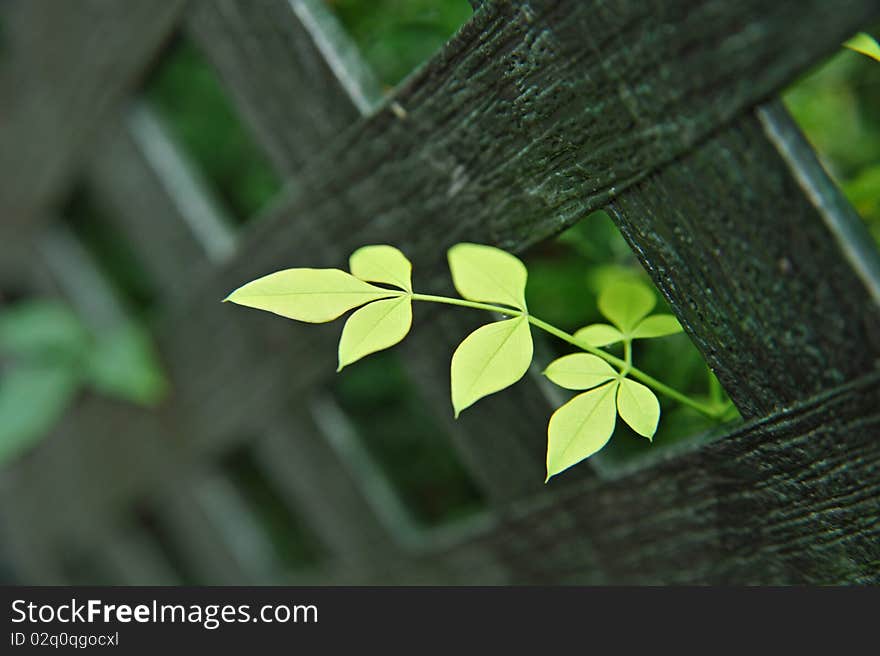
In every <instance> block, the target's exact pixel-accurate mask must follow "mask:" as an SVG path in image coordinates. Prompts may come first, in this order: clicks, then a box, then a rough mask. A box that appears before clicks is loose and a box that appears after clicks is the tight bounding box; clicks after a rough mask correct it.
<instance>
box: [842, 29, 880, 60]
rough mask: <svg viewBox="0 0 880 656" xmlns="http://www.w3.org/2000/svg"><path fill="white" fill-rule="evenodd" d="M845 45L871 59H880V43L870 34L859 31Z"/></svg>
mask: <svg viewBox="0 0 880 656" xmlns="http://www.w3.org/2000/svg"><path fill="white" fill-rule="evenodd" d="M843 45H844V46H845V47H847V48H849V49H850V50H855V51H856V52H860V53H862V54H863V55H865V56H867V57H870V58H871V59H876V60H877V61H880V44H878V43H877V40H876V39H875V38H874V37H872V36H870V35H869V34H865V33H864V32H859V33H858V34H856V35H855V36H854V37H853V38H851V39H850V40H849V41H847V42H846V43H844V44H843Z"/></svg>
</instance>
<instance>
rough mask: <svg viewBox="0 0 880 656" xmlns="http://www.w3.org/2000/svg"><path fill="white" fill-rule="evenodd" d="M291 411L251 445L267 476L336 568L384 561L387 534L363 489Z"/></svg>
mask: <svg viewBox="0 0 880 656" xmlns="http://www.w3.org/2000/svg"><path fill="white" fill-rule="evenodd" d="M293 412H295V413H296V414H295V415H293V416H291V417H290V418H289V420H288V421H285V422H283V423H281V422H279V423H280V425H279V426H277V427H276V428H274V429H273V430H271V431H270V432H269V433H268V434H266V435H265V436H264V437H263V438H262V439H259V440H257V441H256V443H255V444H254V446H253V448H254V454H255V457H256V459H257V461H258V462H259V463H260V465H261V466H262V469H263V471H264V472H265V474H266V476H267V478H268V479H269V480H270V481H272V483H273V485H274V486H275V487H276V488H277V489H278V490H279V491H280V492H281V493H282V494H283V495H284V496H285V498H286V499H287V502H288V503H289V504H290V505H291V508H292V510H294V511H296V512H297V513H301V514H302V516H303V518H304V519H305V521H306V522H307V523H308V526H309V528H310V529H311V530H312V531H313V532H314V533H315V534H316V535H317V537H318V539H319V541H320V542H321V543H322V546H323V548H326V549H327V550H328V551H329V552H330V558H332V559H335V560H337V561H339V563H340V565H341V566H343V567H352V568H354V567H357V566H358V565H360V567H368V566H369V564H370V563H371V562H373V563H374V562H376V561H377V560H383V559H384V558H387V557H389V556H390V554H391V553H392V552H393V551H394V550H395V546H394V545H393V544H392V541H391V539H390V538H391V536H390V532H389V531H386V530H382V529H381V526H382V522H381V519H380V518H379V517H377V516H376V513H375V510H374V509H373V508H372V507H371V506H370V503H369V501H368V500H367V498H366V495H365V494H364V490H363V488H362V487H361V486H360V485H359V484H358V481H357V480H356V479H354V478H353V477H351V476H350V475H349V474H348V472H347V471H346V463H344V462H343V461H342V460H343V459H342V458H340V454H338V453H335V452H334V450H333V449H332V448H331V447H330V445H329V444H328V442H327V439H326V437H325V436H324V435H323V434H321V431H320V429H319V428H318V427H317V426H315V425H314V421H313V420H312V419H311V417H310V416H308V413H306V412H303V411H302V409H295V410H294V411H293ZM328 480H329V481H333V483H332V484H331V485H328V484H327V481H328Z"/></svg>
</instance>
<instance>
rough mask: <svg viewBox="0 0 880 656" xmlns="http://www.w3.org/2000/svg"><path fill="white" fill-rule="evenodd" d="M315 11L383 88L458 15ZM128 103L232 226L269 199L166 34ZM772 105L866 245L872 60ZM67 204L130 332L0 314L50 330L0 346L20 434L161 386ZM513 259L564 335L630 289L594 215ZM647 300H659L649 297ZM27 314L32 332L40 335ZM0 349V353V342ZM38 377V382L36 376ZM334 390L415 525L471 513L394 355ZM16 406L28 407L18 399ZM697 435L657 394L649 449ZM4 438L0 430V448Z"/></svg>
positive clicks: (57, 314) (635, 450)
mask: <svg viewBox="0 0 880 656" xmlns="http://www.w3.org/2000/svg"><path fill="white" fill-rule="evenodd" d="M327 5H328V7H329V8H330V9H331V10H332V11H333V12H334V13H335V14H336V15H337V17H338V18H339V20H340V22H341V23H342V24H343V26H344V27H345V29H346V30H347V31H348V33H349V34H350V35H351V37H352V38H353V40H354V41H355V42H356V44H357V45H358V47H359V48H360V50H361V52H362V54H363V56H364V57H365V59H366V60H367V62H368V63H369V64H370V65H371V66H372V67H373V69H374V71H375V72H376V75H377V77H378V79H379V80H380V82H381V83H382V84H383V85H384V87H385V88H386V89H387V90H391V89H392V88H393V87H394V86H395V85H396V84H399V83H400V81H401V80H403V79H404V78H405V77H406V76H407V75H408V74H410V73H411V72H412V70H413V69H415V68H416V67H417V66H418V65H419V64H421V63H422V62H423V61H424V60H426V59H427V58H428V57H429V56H430V55H431V54H433V53H434V52H435V51H436V50H437V49H438V48H440V47H441V46H442V45H443V43H444V42H445V41H446V40H447V39H448V38H449V37H450V36H451V35H452V34H453V33H454V32H455V31H456V30H457V29H458V28H459V26H460V25H461V24H462V23H463V22H465V21H466V20H467V19H468V17H469V16H470V15H471V8H470V6H469V4H468V3H467V2H466V1H465V0H327ZM873 33H874V34H876V30H875V31H873ZM143 98H144V100H145V101H146V103H147V104H148V106H149V107H151V108H152V109H153V110H154V111H155V112H156V114H157V115H158V116H159V118H160V119H161V121H162V122H163V124H164V126H165V127H166V128H167V130H168V131H169V134H170V135H171V136H172V138H173V139H174V140H176V141H177V142H178V144H179V145H180V146H181V148H182V150H183V151H184V153H185V154H186V155H187V157H188V158H189V160H190V161H191V164H192V165H193V168H194V169H195V170H196V171H197V172H198V174H199V175H200V177H201V178H202V179H203V180H204V181H205V182H206V184H207V186H208V187H209V189H210V191H211V192H212V193H213V195H214V196H215V197H216V198H217V199H218V200H219V201H220V202H221V203H222V204H223V205H224V206H225V207H226V209H227V210H228V214H229V216H230V217H231V218H232V219H233V220H234V221H236V222H237V223H244V222H245V221H247V220H249V219H250V218H252V217H254V216H255V215H257V214H259V212H260V211H261V210H262V209H263V208H264V207H265V206H266V205H267V204H268V203H270V202H271V201H272V199H273V198H274V197H275V196H276V195H277V194H278V193H279V191H280V189H281V180H280V179H279V176H278V175H277V173H276V172H275V171H274V170H273V168H272V166H271V165H270V164H269V163H268V161H267V159H266V157H265V156H264V154H263V153H262V151H261V149H260V148H259V147H258V146H257V145H256V144H255V143H254V142H253V140H252V138H251V136H250V134H249V132H248V130H247V128H246V127H245V126H244V125H243V124H242V122H241V120H240V119H239V117H238V116H237V112H236V111H235V109H234V108H233V105H232V103H231V101H230V99H229V98H228V96H227V94H226V92H225V91H224V89H223V85H222V81H221V80H220V79H219V78H218V76H217V74H216V72H215V71H214V70H213V69H212V68H211V66H209V65H208V64H207V63H206V61H205V59H204V58H203V57H202V55H201V54H200V53H199V52H198V50H197V48H196V47H195V46H194V45H193V44H192V43H190V42H189V41H187V40H186V39H185V38H183V37H180V38H178V39H177V40H176V41H175V42H174V43H173V44H172V45H171V47H170V48H169V50H168V52H167V54H166V56H165V57H163V58H162V60H161V61H160V62H159V63H158V65H157V67H156V68H155V70H154V71H153V73H152V74H151V75H150V76H149V78H148V79H147V81H146V84H145V87H144V94H143ZM784 100H785V103H786V105H787V106H788V108H789V109H790V111H791V112H792V114H793V115H794V117H795V119H796V120H797V121H798V123H799V124H800V125H801V127H802V128H803V130H804V131H805V133H806V135H807V137H808V138H809V139H810V141H811V142H812V143H813V144H814V146H815V147H816V149H817V151H818V153H819V155H820V157H821V159H822V161H823V163H824V165H825V166H826V168H827V169H828V171H829V172H830V173H831V174H832V176H834V178H835V179H836V180H837V181H838V183H839V184H840V186H841V188H842V189H843V190H844V192H845V193H846V194H847V196H848V197H849V198H850V199H851V201H852V202H853V204H854V206H855V207H856V209H857V210H858V211H859V213H860V214H861V215H862V216H863V217H864V219H865V221H866V222H867V223H868V225H869V227H870V228H871V230H872V232H873V234H874V235H875V237H877V238H878V239H880V111H878V110H880V64H878V63H877V62H874V61H872V60H870V59H868V58H867V57H864V56H862V55H859V54H856V53H853V52H850V51H843V50H841V51H840V52H839V53H837V54H835V55H834V56H832V57H831V58H830V59H829V60H828V61H827V62H825V63H823V64H822V65H821V66H819V67H817V68H816V69H815V70H813V71H811V72H810V73H808V74H807V75H805V76H804V77H803V78H802V79H801V80H800V81H798V82H797V83H796V84H794V85H793V86H792V87H791V88H790V89H788V90H787V91H786V92H785V94H784ZM68 210H69V211H70V212H71V213H72V214H74V215H78V216H76V217H75V219H76V220H75V221H74V223H73V225H74V227H77V226H79V227H78V228H77V229H78V231H79V232H78V236H79V237H80V238H82V239H83V240H84V241H86V242H88V243H90V244H91V249H92V252H93V253H95V255H96V257H99V258H100V257H104V258H105V259H107V258H109V259H111V260H115V262H116V263H115V264H114V265H113V266H112V267H111V269H112V271H110V275H111V277H112V278H113V279H114V284H116V285H117V286H119V287H120V288H123V290H124V291H126V295H128V296H129V297H133V298H134V299H135V303H134V305H135V306H136V307H134V309H133V310H132V311H131V316H132V317H133V322H132V323H131V324H127V325H128V329H127V330H128V331H129V333H130V335H139V336H140V337H131V336H130V337H129V338H128V340H129V351H126V347H125V343H126V342H125V339H126V338H123V337H118V338H116V340H107V339H105V338H99V337H97V336H95V335H89V334H88V330H87V329H85V328H84V327H83V326H84V325H85V323H84V322H82V320H81V318H77V317H75V316H74V315H72V312H71V310H70V309H69V308H67V307H66V306H63V305H60V304H58V303H55V302H53V303H52V304H51V305H46V304H45V303H44V301H42V300H37V301H22V302H21V303H19V304H17V305H9V304H6V305H5V306H0V339H3V337H2V330H4V329H3V328H2V326H4V325H5V326H9V325H12V324H15V323H16V322H18V321H25V319H22V318H21V317H22V315H24V316H28V317H29V318H27V319H26V321H28V322H36V325H34V326H33V327H32V328H28V329H27V330H28V331H29V332H32V333H33V335H35V336H37V335H40V334H43V333H52V331H53V330H57V331H59V333H62V334H59V335H55V336H52V335H49V336H47V337H46V340H45V342H44V343H42V344H41V345H40V346H39V348H37V349H36V351H37V352H38V355H37V356H36V357H35V358H33V357H32V355H22V354H20V353H18V352H13V351H10V347H9V345H8V344H6V345H5V349H6V350H5V351H4V352H3V353H0V357H2V358H3V359H2V360H0V363H2V367H3V370H2V371H3V374H4V375H3V378H2V382H0V426H10V425H15V423H16V421H20V420H22V417H21V416H20V413H22V412H23V410H22V408H23V406H28V407H30V408H32V409H33V412H34V414H36V415H39V416H41V417H43V421H42V422H36V423H34V424H32V425H31V426H30V428H28V430H27V431H26V432H29V433H30V434H31V435H32V436H33V435H36V434H44V433H46V432H47V431H48V430H49V428H50V427H51V424H52V423H53V422H55V421H57V420H58V418H59V417H61V416H62V414H63V411H64V409H65V407H67V405H68V403H69V402H70V399H71V398H72V397H73V395H74V393H75V392H76V390H78V389H80V388H81V386H82V385H84V384H86V382H89V383H90V384H91V385H92V386H93V388H96V389H98V390H100V391H102V392H110V393H114V394H117V395H118V396H122V397H124V398H129V399H132V400H135V401H138V402H145V401H147V402H149V401H154V400H155V399H156V398H159V397H160V396H161V393H160V392H159V391H156V390H162V389H164V387H163V385H164V383H163V379H162V376H161V370H160V369H159V368H158V365H157V364H156V361H155V359H154V358H152V357H151V356H149V355H144V353H150V349H151V347H150V345H149V340H148V339H147V338H146V334H147V333H146V331H145V328H144V326H149V324H150V321H151V320H152V317H151V314H150V312H149V310H148V305H149V304H148V301H147V300H143V299H146V298H147V294H148V292H147V291H146V288H147V285H146V283H145V282H144V279H143V276H144V274H143V272H142V271H141V270H140V269H139V268H138V266H137V262H136V259H135V258H133V257H129V256H128V255H126V246H125V244H124V243H123V242H122V240H120V239H118V238H117V236H116V235H114V234H113V233H112V232H111V231H110V230H109V229H108V230H106V231H105V230H104V229H103V228H101V227H100V226H101V225H102V224H101V222H100V221H98V220H93V219H95V216H96V215H97V214H98V212H97V210H95V209H94V208H93V207H90V206H89V204H88V203H84V202H81V201H79V200H77V199H73V200H72V201H71V204H70V207H69V208H68ZM100 251H103V252H104V254H103V255H101V254H100ZM525 260H526V263H527V265H528V268H529V271H530V278H529V287H528V302H529V305H530V308H531V309H532V310H533V312H534V313H535V314H536V315H538V316H541V317H542V318H544V319H546V320H548V321H550V322H551V323H554V324H556V325H559V326H560V327H562V328H564V329H567V330H571V331H573V330H575V329H577V328H579V327H581V326H583V325H586V324H588V323H591V322H595V321H598V320H599V319H600V317H599V315H598V311H597V308H596V297H597V294H598V290H599V289H600V288H601V287H602V286H603V284H605V283H606V282H607V281H610V280H613V279H616V278H620V277H631V278H639V279H642V280H646V277H645V274H644V273H643V271H642V270H641V267H640V266H639V265H638V262H637V261H636V260H635V258H634V256H633V254H632V252H631V251H630V249H629V248H628V246H627V245H626V243H625V242H624V240H623V238H622V236H621V235H620V233H619V232H618V231H617V229H616V228H615V226H614V225H613V223H612V222H611V220H610V218H609V217H608V216H607V215H606V214H605V213H604V212H596V213H594V214H592V215H590V216H589V217H586V218H585V219H584V220H583V221H581V222H580V223H578V224H577V225H575V226H574V227H572V228H571V229H569V230H568V231H566V232H564V233H563V234H561V235H560V236H559V237H558V238H557V239H555V240H552V241H549V242H546V243H544V244H541V245H539V246H537V247H535V248H533V249H532V250H531V251H530V252H528V253H527V254H525ZM291 264H292V265H293V264H295V263H291ZM138 299H142V300H143V303H141V304H139V303H138ZM658 303H659V304H660V305H661V307H662V299H660V298H659V296H658ZM138 305H140V307H137V306H138ZM658 309H659V308H658ZM40 317H42V319H40ZM40 320H42V321H44V322H45V323H46V326H43V327H40V325H39V323H40ZM49 324H51V326H50V325H49ZM65 326H66V327H67V328H65ZM5 330H7V331H10V330H11V331H13V332H14V330H15V329H14V328H8V327H7V328H6V329H5ZM123 332H124V331H123ZM84 335H88V336H84ZM462 337H463V336H462ZM7 341H8V340H7ZM131 344H135V346H131ZM563 346H564V345H562V344H561V343H555V342H546V343H544V344H542V346H541V349H539V353H543V355H541V356H540V357H545V358H549V357H551V356H552V355H555V354H559V353H562V352H566V349H565V348H563ZM0 348H4V345H3V344H2V343H0ZM450 355H451V354H437V357H448V356H450ZM635 357H636V362H637V363H639V366H640V367H642V368H643V369H645V370H646V371H647V372H649V373H652V374H655V375H658V376H661V377H662V378H663V379H664V381H667V382H668V383H669V384H671V385H673V386H675V387H677V388H679V389H682V390H684V391H687V392H689V393H691V394H694V395H708V394H710V390H711V389H712V387H711V384H710V375H709V374H708V370H707V368H706V366H705V364H704V363H703V360H702V358H701V356H700V355H699V353H698V352H697V351H696V349H695V348H694V347H693V345H692V344H691V342H690V341H689V340H688V338H687V337H686V336H684V335H678V336H674V337H669V338H664V339H661V340H646V341H644V342H643V343H641V344H636V351H635ZM102 363H103V364H102ZM123 363H124V364H123ZM114 368H115V369H116V370H119V369H124V370H125V371H126V373H127V374H128V376H129V378H131V379H133V380H135V381H140V382H139V383H137V382H132V381H131V380H129V381H128V382H127V383H123V382H118V381H117V382H116V383H114V382H113V376H112V375H110V374H108V373H107V371H104V373H101V371H102V369H103V370H113V369H114ZM14 370H21V371H22V372H24V373H22V375H21V377H18V378H17V377H15V376H11V375H9V372H10V371H14ZM38 372H43V373H44V374H45V375H44V376H43V377H42V378H41V377H40V375H38ZM145 381H146V382H145ZM150 381H152V382H150ZM126 387H128V392H125V389H126ZM120 390H123V391H122V392H120ZM138 390H139V391H138ZM144 390H148V391H147V392H145V391H144ZM149 390H153V391H152V392H150V391H149ZM334 394H335V397H336V399H337V401H338V402H339V404H340V407H341V408H342V409H343V410H344V411H345V412H346V413H347V414H348V415H349V416H350V417H351V418H352V420H353V422H354V424H355V425H356V428H357V429H358V431H359V436H360V438H361V439H362V440H363V441H364V443H365V446H366V447H367V449H368V451H369V452H370V453H371V455H372V456H373V457H374V458H375V459H376V460H377V462H378V463H379V464H380V466H381V468H382V469H383V471H384V472H385V473H386V475H387V476H388V477H389V478H390V479H392V480H394V481H395V482H396V485H397V486H398V487H400V488H403V489H407V490H409V493H408V494H407V495H404V499H405V500H406V504H407V506H408V509H409V511H410V513H411V514H412V515H413V517H414V518H415V519H416V520H417V521H419V522H421V523H427V524H430V523H434V522H436V521H439V520H440V519H442V518H444V517H446V516H447V515H452V516H459V515H465V514H468V513H470V512H472V511H473V510H474V508H477V507H479V503H480V501H479V499H478V495H477V493H476V490H475V487H474V486H473V484H472V482H471V481H470V480H469V478H468V477H467V475H466V474H465V472H464V469H463V467H462V466H461V465H460V463H458V461H457V457H456V456H455V454H454V453H453V452H452V450H451V448H449V446H448V442H449V441H448V440H447V439H446V438H445V436H444V435H443V430H442V428H440V424H438V423H437V421H436V418H434V417H430V416H429V415H430V411H428V410H427V409H426V406H425V404H424V403H422V401H421V400H420V399H419V397H418V395H417V392H416V391H415V390H414V388H413V386H412V385H410V384H409V382H408V380H407V377H406V375H405V373H404V372H403V371H402V368H401V367H400V365H399V363H397V361H396V356H395V355H394V354H382V355H377V356H373V357H371V358H369V359H368V360H366V361H364V363H362V364H361V365H360V366H359V367H353V368H351V370H350V371H349V370H347V371H346V373H345V374H344V375H342V376H341V377H339V379H338V381H337V383H336V387H335V389H334ZM21 398H27V399H28V402H27V403H22V402H21V401H20V399H21ZM563 400H564V398H560V399H556V402H562V401H563ZM379 409H382V413H381V415H379V414H377V413H378V410H379ZM548 415H549V413H548ZM377 417H379V418H378V419H377ZM25 423H27V422H25ZM707 428H709V426H708V425H707V424H706V421H705V420H704V419H702V418H701V417H700V416H699V415H696V414H694V413H693V412H691V411H689V410H688V409H687V408H682V407H677V406H675V405H671V404H666V402H665V400H664V419H663V421H661V428H660V431H659V432H658V435H657V436H656V438H655V441H654V443H655V448H656V447H662V446H663V445H666V444H670V443H672V442H673V441H674V440H675V439H681V438H684V437H687V436H689V435H693V434H694V433H697V432H700V431H702V430H704V429H707ZM4 435H7V434H6V433H0V440H2V439H3V438H4ZM13 441H14V440H13ZM10 443H11V442H10ZM19 443H21V441H19ZM650 448H651V447H650V445H649V444H648V442H647V441H646V440H644V439H643V438H639V437H637V436H635V435H633V434H628V433H627V429H626V428H625V427H623V428H619V429H618V432H617V434H616V436H615V438H614V439H613V440H612V442H611V446H610V447H609V448H608V449H606V451H605V452H603V454H602V456H601V457H602V458H603V459H605V460H606V461H614V460H618V459H625V458H628V457H631V456H633V455H638V454H639V453H642V452H645V451H647V450H648V449H650ZM14 452H17V449H13V448H11V447H9V446H8V445H6V446H5V447H2V448H0V458H2V457H3V454H11V453H14ZM236 466H237V467H238V468H239V469H238V470H237V471H238V474H237V475H239V476H243V477H245V478H247V477H248V476H251V475H252V473H248V472H250V469H248V466H246V465H242V464H241V463H239V464H238V465H236ZM255 494H263V493H262V492H256V493H255ZM444 513H446V514H444ZM274 521H276V523H277V521H279V520H278V518H277V517H276V519H275V520H274ZM291 557H292V558H300V557H302V554H294V555H293V556H291Z"/></svg>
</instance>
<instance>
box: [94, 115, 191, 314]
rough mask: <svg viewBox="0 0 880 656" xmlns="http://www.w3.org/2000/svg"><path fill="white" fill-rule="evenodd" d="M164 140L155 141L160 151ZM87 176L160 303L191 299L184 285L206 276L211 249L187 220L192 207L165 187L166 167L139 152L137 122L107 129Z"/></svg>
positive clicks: (129, 122)
mask: <svg viewBox="0 0 880 656" xmlns="http://www.w3.org/2000/svg"><path fill="white" fill-rule="evenodd" d="M158 136H159V135H157V134H153V135H152V139H153V140H154V147H155V145H156V144H155V140H156V139H157V137H158ZM86 175H87V181H88V184H89V187H90V189H91V190H92V191H93V193H94V195H95V198H96V200H97V201H99V202H101V204H102V205H104V206H106V208H107V212H106V216H107V218H108V219H110V220H112V221H113V222H114V223H115V224H116V225H117V226H118V227H119V228H120V232H121V233H122V234H123V235H124V237H125V238H126V240H127V243H128V245H129V246H130V247H131V249H132V250H133V251H134V253H135V256H136V257H138V263H139V264H141V265H142V267H143V268H144V269H145V271H146V272H147V274H148V275H149V276H150V278H151V279H150V283H152V284H151V286H155V288H156V290H157V294H158V295H159V297H160V299H161V300H162V301H164V302H167V301H169V300H172V299H174V298H176V297H178V296H180V295H181V294H183V293H185V285H184V284H183V282H182V281H185V280H187V279H189V278H191V277H192V276H193V275H196V274H197V272H200V271H202V270H203V268H204V266H205V265H206V262H207V252H206V251H207V249H206V248H205V247H204V246H203V244H202V243H201V242H200V241H199V239H198V238H197V235H196V234H195V233H194V231H193V230H192V229H190V228H189V225H188V221H187V220H186V218H185V217H184V216H183V212H184V211H185V209H186V208H187V207H189V206H190V205H192V203H190V202H188V201H187V199H184V198H180V196H181V195H182V194H181V193H178V194H176V195H174V196H172V195H171V194H170V193H169V191H168V189H167V187H166V186H165V185H163V183H162V178H161V164H159V163H157V162H151V161H150V158H149V157H148V156H147V154H146V153H145V152H144V150H143V149H142V148H141V147H140V146H139V144H138V140H137V136H136V133H135V131H134V129H133V125H132V123H131V121H125V120H119V121H118V122H117V123H116V124H111V125H109V126H108V127H107V128H105V130H104V132H103V134H102V135H101V137H100V139H99V140H98V143H97V145H96V147H95V149H94V154H93V156H92V157H91V159H90V162H89V164H88V170H87V173H86ZM178 192H179V190H178Z"/></svg>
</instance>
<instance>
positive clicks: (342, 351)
mask: <svg viewBox="0 0 880 656" xmlns="http://www.w3.org/2000/svg"><path fill="white" fill-rule="evenodd" d="M411 325H412V299H411V298H410V297H409V295H407V296H401V297H399V298H388V299H384V300H381V301H376V302H375V303H370V304H369V305H367V306H365V307H362V308H361V309H359V310H358V311H356V312H355V313H354V314H352V315H351V316H350V317H349V318H348V321H346V322H345V326H344V327H343V329H342V337H341V338H340V340H339V368H338V369H337V371H341V370H342V368H343V367H344V366H346V365H349V364H351V363H352V362H354V361H356V360H360V359H361V358H362V357H364V356H365V355H369V354H370V353H375V352H376V351H381V350H383V349H387V348H389V347H391V346H394V345H395V344H397V343H398V342H399V341H401V340H402V339H403V338H404V337H406V335H407V333H408V332H409V329H410V326H411Z"/></svg>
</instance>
